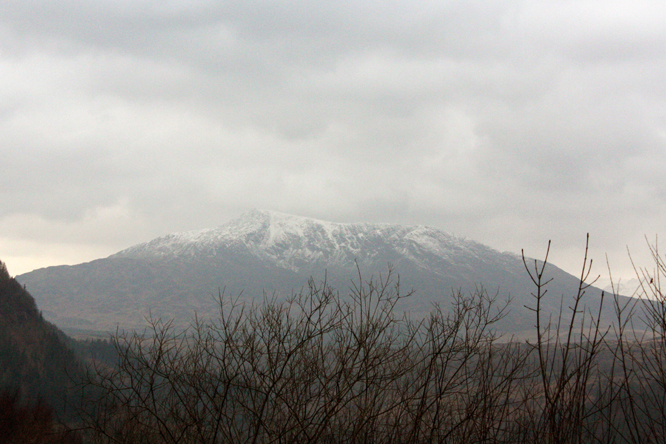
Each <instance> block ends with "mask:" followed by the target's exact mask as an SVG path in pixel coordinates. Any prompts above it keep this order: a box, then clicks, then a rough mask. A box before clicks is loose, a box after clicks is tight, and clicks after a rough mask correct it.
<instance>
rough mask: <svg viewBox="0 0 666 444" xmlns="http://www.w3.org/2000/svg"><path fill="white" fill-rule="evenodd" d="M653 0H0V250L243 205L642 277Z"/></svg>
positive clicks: (649, 183) (660, 13) (68, 245)
mask: <svg viewBox="0 0 666 444" xmlns="http://www.w3.org/2000/svg"><path fill="white" fill-rule="evenodd" d="M665 23H666V4H664V2H663V0H660V1H642V0H631V1H629V0H626V1H624V0H622V1H613V0H603V1H586V0H576V1H559V0H558V1H555V0H553V1H535V0H530V1H520V0H484V1H473V0H472V1H470V0H461V1H444V0H439V1H431V0H420V1H418V2H413V1H407V0H401V1H386V0H384V1H374V0H372V1H370V0H352V1H346V0H342V1H341V0H338V1H323V0H318V1H313V0H307V1H306V0H301V1H257V0H239V1H235V0H224V1H205V0H200V1H197V0H187V1H185V0H183V1H165V0H151V1H141V0H132V1H120V0H115V1H114V0H59V1H53V0H43V1H40V0H1V1H0V155H1V156H2V159H1V161H0V202H1V205H0V260H3V261H5V262H6V263H7V266H8V268H9V272H10V273H11V274H12V275H17V274H21V273H24V272H27V271H30V270H32V269H35V268H39V267H44V266H49V265H57V264H63V263H66V264H73V263H80V262H84V261H88V260H92V259H96V258H99V257H105V256H108V255H109V254H112V253H115V252H117V251H119V250H120V249H123V248H126V247H128V246H130V245H133V244H136V243H139V242H144V241H148V240H150V239H152V238H154V237H157V236H159V235H163V234H166V233H169V232H174V231H185V230H193V229H201V228H207V227H213V226H217V225H220V224H223V223H225V222H227V221H229V220H231V219H233V218H235V217H237V216H239V215H240V214H242V213H243V212H245V211H247V210H249V209H251V208H261V209H271V210H277V211H283V212H288V213H294V214H299V215H304V216H311V217H316V218H320V219H325V220H332V221H337V222H357V221H365V222H388V223H401V224H423V225H430V226H434V227H438V228H442V229H444V230H446V231H449V232H452V233H454V234H458V235H463V236H466V237H468V238H471V239H474V240H477V241H480V242H483V243H485V244H488V245H490V246H492V247H494V248H497V249H499V250H507V251H512V252H517V253H519V252H520V250H521V248H524V249H525V251H526V253H527V254H528V255H530V256H534V257H541V256H542V255H543V253H544V252H545V247H546V244H547V242H548V240H549V239H552V241H553V247H552V259H553V261H554V262H555V263H556V264H557V265H559V266H561V267H562V268H564V269H566V270H567V271H570V272H577V270H578V269H579V266H580V263H581V261H582V255H583V250H584V244H585V235H586V233H588V232H589V233H590V236H591V243H592V254H593V257H594V259H595V262H597V265H596V266H595V272H597V273H602V272H604V270H605V261H606V259H605V255H606V254H608V257H609V260H610V262H611V266H612V268H613V270H614V273H615V274H616V275H618V276H626V277H630V276H631V272H630V268H629V263H628V260H627V247H629V248H630V250H631V251H632V253H633V254H634V255H635V257H636V259H637V261H638V262H639V264H640V265H649V262H648V261H647V259H646V250H647V249H646V246H645V245H646V242H645V236H648V237H649V238H650V239H652V240H654V237H655V235H658V234H662V235H666V232H665V230H664V228H666V223H665V222H666V217H665V216H666V177H665V176H666V175H665V173H666V26H664V24H665Z"/></svg>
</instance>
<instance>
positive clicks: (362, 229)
mask: <svg viewBox="0 0 666 444" xmlns="http://www.w3.org/2000/svg"><path fill="white" fill-rule="evenodd" d="M389 265H390V266H391V267H392V268H393V269H394V271H395V273H396V276H398V275H399V278H400V283H401V288H402V290H403V292H404V293H407V292H408V291H409V290H412V289H413V290H414V295H413V296H411V297H410V298H407V299H405V300H404V303H403V304H402V305H401V306H400V307H399V308H400V309H401V310H408V311H410V312H412V313H413V314H415V315H424V314H425V313H427V312H428V310H429V309H430V307H431V306H432V305H431V304H432V303H433V302H438V303H442V304H444V305H446V304H447V303H448V302H449V301H450V300H451V294H452V291H457V290H461V291H463V292H471V291H476V290H477V289H479V288H485V289H486V290H487V291H488V292H489V293H490V294H491V295H495V294H496V295H497V299H498V300H499V301H500V302H499V303H500V304H501V303H502V302H503V301H506V300H509V299H510V300H511V303H510V307H511V310H510V312H509V315H508V316H507V319H506V320H505V322H504V326H505V327H504V328H506V329H507V331H512V332H519V331H522V330H529V329H531V327H532V326H533V325H534V319H533V317H534V316H533V313H532V312H531V311H530V310H528V309H527V308H525V306H526V305H527V306H533V305H534V303H533V298H532V297H531V296H530V292H532V291H533V290H534V289H533V285H532V284H531V281H530V280H529V277H528V275H527V273H526V272H525V269H524V265H523V262H522V259H521V258H520V257H519V256H518V255H515V254H512V253H501V252H498V251H496V250H493V249H491V248H489V247H487V246H484V245H481V244H479V243H477V242H474V241H471V240H468V239H464V238H460V237H456V236H452V235H450V234H448V233H445V232H443V231H441V230H437V229H434V228H429V227H424V226H409V227H407V226H400V225H389V224H367V223H359V224H341V223H332V222H325V221H320V220H316V219H311V218H305V217H298V216H293V215H288V214H283V213H277V212H271V211H258V210H254V211H251V212H249V213H247V214H244V215H242V216H241V217H240V218H238V219H237V220H234V221H231V222H229V223H227V224H225V225H222V226H220V227H217V228H213V229H207V230H200V231H192V232H187V233H177V234H170V235H167V236H163V237H160V238H157V239H154V240H152V241H150V242H147V243H144V244H140V245H136V246H133V247H130V248H128V249H126V250H123V251H121V252H119V253H117V254H114V255H112V256H109V257H108V258H105V259H99V260H96V261H92V262H88V263H84V264H79V265H75V266H58V267H48V268H44V269H40V270H35V271H32V272H30V273H26V274H23V275H21V276H18V277H17V279H18V280H19V281H20V282H21V283H23V284H24V285H26V287H27V288H28V289H29V290H30V292H31V293H32V294H33V295H34V297H35V299H36V300H37V303H38V304H39V306H40V307H42V310H43V312H44V315H45V316H46V318H47V319H49V320H52V321H53V322H55V323H56V324H58V325H60V326H63V327H65V328H68V327H69V328H72V327H77V328H87V329H95V330H101V329H115V328H116V326H120V327H122V328H135V327H140V326H141V325H145V316H148V315H151V316H153V317H161V318H164V319H172V318H173V319H175V320H176V322H177V323H179V324H182V325H185V324H186V323H187V322H188V321H189V320H190V319H191V317H192V316H193V314H194V313H195V312H197V313H198V314H199V315H214V313H215V312H216V311H217V309H218V304H217V296H218V294H219V293H220V292H223V293H224V294H225V295H228V296H234V297H235V296H238V295H240V297H241V299H243V298H244V299H255V300H256V299H257V298H261V297H262V295H263V294H268V295H275V296H277V297H284V296H288V295H290V294H291V293H293V292H295V291H300V290H301V289H303V288H304V287H305V286H306V285H307V281H308V279H309V278H310V277H313V278H314V279H315V280H316V281H321V280H323V279H326V281H327V283H328V284H330V285H332V286H333V287H335V288H336V289H337V290H339V291H340V292H341V293H342V294H344V293H346V292H347V291H348V289H349V288H350V286H351V285H352V283H353V282H354V281H358V278H359V272H360V274H361V276H362V277H363V279H369V278H370V277H373V276H374V277H377V276H379V275H380V274H382V275H383V276H385V275H386V273H387V270H388V267H389ZM548 271H549V276H550V277H553V278H554V280H553V282H552V283H551V284H549V294H550V295H552V296H551V297H550V298H549V299H548V300H547V301H546V307H545V308H546V309H547V310H550V311H553V312H555V313H557V311H558V310H559V307H560V301H561V298H560V296H562V295H566V298H570V297H571V296H572V295H573V294H574V293H575V290H576V288H577V287H578V280H577V279H576V278H575V277H573V276H571V275H569V274H567V273H565V272H563V271H562V270H560V269H558V268H556V267H554V266H549V268H548ZM590 290H592V289H590ZM588 293H590V295H591V296H590V297H591V299H590V302H591V304H592V305H594V304H595V300H596V299H597V298H598V297H599V294H600V293H601V291H596V290H595V291H589V292H588Z"/></svg>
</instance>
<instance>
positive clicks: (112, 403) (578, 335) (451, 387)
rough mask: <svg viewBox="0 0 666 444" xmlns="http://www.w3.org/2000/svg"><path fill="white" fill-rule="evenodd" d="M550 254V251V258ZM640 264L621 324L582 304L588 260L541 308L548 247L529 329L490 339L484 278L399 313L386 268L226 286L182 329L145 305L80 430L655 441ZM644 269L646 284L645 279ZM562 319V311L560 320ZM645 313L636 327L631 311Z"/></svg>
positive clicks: (654, 289)
mask: <svg viewBox="0 0 666 444" xmlns="http://www.w3.org/2000/svg"><path fill="white" fill-rule="evenodd" d="M546 259H547V257H546ZM655 261H656V263H657V265H658V267H657V270H656V272H654V273H647V272H645V273H646V274H645V276H644V278H645V282H644V284H645V292H644V296H647V295H648V294H649V296H650V297H651V298H650V299H647V298H643V299H642V300H640V301H638V302H636V303H635V304H629V305H621V303H620V302H619V301H620V300H621V299H620V298H617V297H612V295H611V296H609V297H606V298H602V303H608V304H614V305H615V310H616V313H617V322H616V323H615V325H607V326H606V325H601V324H600V322H599V317H597V316H595V313H598V312H599V310H598V309H599V308H600V307H586V306H585V295H586V291H587V290H588V289H589V285H588V284H587V283H586V281H587V277H588V275H589V270H590V266H591V263H590V262H588V260H587V257H586V258H585V260H584V263H583V269H582V274H581V285H580V287H579V289H578V292H577V294H575V295H573V297H571V298H570V299H569V300H567V299H566V298H565V299H564V300H563V306H562V312H564V311H566V310H569V311H570V312H571V316H570V317H563V316H562V313H560V315H559V317H558V316H556V317H555V320H554V321H553V320H551V319H550V318H549V317H548V316H549V314H548V313H543V311H542V308H541V307H542V305H541V303H542V301H543V299H544V298H545V297H551V296H550V295H549V296H547V295H546V293H547V284H548V282H547V281H544V278H543V276H544V270H545V267H546V261H544V262H543V263H540V262H534V263H533V264H529V263H526V264H525V265H526V268H527V270H528V272H529V273H530V276H531V277H532V279H533V282H534V293H533V296H534V305H533V306H532V307H531V308H532V309H533V311H534V319H535V336H536V340H534V341H531V342H526V343H524V342H512V341H507V340H506V339H507V338H499V337H498V336H497V335H496V333H495V332H494V328H493V326H494V324H495V323H496V322H497V320H498V319H500V318H501V317H502V316H503V307H501V306H499V307H498V306H497V305H496V303H495V301H494V299H493V298H492V297H491V296H489V295H488V293H487V292H486V291H485V290H484V289H481V288H480V289H478V290H477V291H476V292H474V293H473V294H461V293H459V292H458V293H454V294H453V296H452V297H453V307H454V309H453V311H451V312H449V311H446V312H444V311H443V310H442V309H440V308H438V307H434V308H433V311H432V313H431V315H430V316H429V317H428V318H427V319H424V320H412V319H409V318H408V317H406V316H401V315H398V314H397V313H396V312H395V310H394V307H395V305H396V303H397V302H398V301H399V300H400V299H401V298H403V297H405V295H403V294H402V293H401V289H400V285H399V281H398V280H397V279H394V276H393V275H392V273H391V272H390V270H389V273H388V274H387V275H386V276H384V277H380V278H379V279H371V280H368V281H366V280H364V279H363V278H362V277H361V276H360V273H359V278H358V283H357V285H356V286H355V287H354V288H353V289H352V291H351V294H350V295H349V297H348V298H342V297H340V296H339V295H338V294H337V293H335V292H334V291H333V290H332V289H331V288H329V287H328V286H327V285H326V283H325V282H324V283H321V284H316V283H314V282H310V285H309V288H308V291H306V292H303V293H301V294H297V295H295V296H293V297H292V298H291V299H289V300H287V301H278V300H275V299H267V300H265V301H264V302H263V303H262V304H258V305H251V306H248V305H243V304H238V303H234V301H232V300H230V299H228V298H224V297H220V315H219V319H218V320H217V321H214V322H209V321H206V322H203V321H195V322H194V324H193V326H192V328H191V329H189V330H188V331H185V332H176V331H174V329H173V328H172V325H171V324H170V323H169V322H163V321H161V320H159V319H157V320H152V322H151V329H150V330H149V331H148V332H145V333H144V334H137V333H132V334H119V335H118V336H117V337H116V347H117V350H118V352H119V353H120V360H119V363H118V365H117V366H114V367H104V366H98V367H96V368H93V369H91V372H90V374H89V375H88V379H87V381H86V384H84V386H83V389H84V390H86V391H87V393H88V398H87V399H88V402H89V405H88V406H87V408H86V409H85V414H86V426H87V428H88V431H89V437H90V439H91V440H93V441H95V442H108V443H111V442H118V443H135V442H141V443H152V442H160V443H226V442H234V443H440V442H442V443H443V442H446V443H491V442H492V443H499V442H506V443H537V442H538V443H591V442H600V443H650V442H654V443H661V442H664V440H665V439H666V297H664V296H663V295H662V293H661V290H660V287H659V286H658V283H659V278H660V276H666V266H665V265H664V263H663V262H662V261H661V259H660V258H659V257H658V254H657V252H656V249H655ZM648 282H649V284H648ZM558 319H559V320H562V319H572V320H571V321H570V322H567V323H566V325H563V323H562V322H560V321H558ZM639 324H640V328H637V326H638V325H639Z"/></svg>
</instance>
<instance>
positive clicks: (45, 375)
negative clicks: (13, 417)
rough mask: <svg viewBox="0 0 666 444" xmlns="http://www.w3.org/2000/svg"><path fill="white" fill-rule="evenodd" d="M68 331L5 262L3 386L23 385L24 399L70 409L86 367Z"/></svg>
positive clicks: (1, 289) (0, 274) (0, 309)
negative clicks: (74, 380)
mask: <svg viewBox="0 0 666 444" xmlns="http://www.w3.org/2000/svg"><path fill="white" fill-rule="evenodd" d="M65 341H66V337H65V335H64V334H63V333H62V332H61V331H60V330H58V329H57V328H56V327H55V326H54V325H52V324H50V323H48V322H46V321H45V320H44V319H43V317H42V314H41V313H40V311H39V310H38V309H37V306H36V304H35V300H34V299H33V298H32V296H31V295H30V294H29V293H28V292H27V291H26V290H25V289H24V288H23V287H22V286H21V284H19V283H18V282H17V281H16V280H15V279H14V278H12V277H10V276H9V273H8V272H7V268H6V266H5V265H4V263H2V262H0V390H9V391H18V393H20V394H21V395H22V397H23V398H24V400H25V401H29V402H36V401H38V400H40V399H41V400H43V401H46V402H47V403H48V404H50V405H52V406H53V407H54V408H55V410H56V412H57V414H58V415H59V416H63V415H65V416H66V415H68V414H69V413H71V412H68V411H67V406H66V404H67V399H66V398H68V397H69V398H70V401H71V399H72V396H73V395H72V392H71V389H70V387H71V386H72V382H71V381H72V378H75V377H77V376H78V375H79V373H80V371H81V368H80V367H79V365H78V364H77V359H76V357H75V355H74V353H73V352H72V351H71V350H70V349H69V348H68V347H67V346H66V345H65Z"/></svg>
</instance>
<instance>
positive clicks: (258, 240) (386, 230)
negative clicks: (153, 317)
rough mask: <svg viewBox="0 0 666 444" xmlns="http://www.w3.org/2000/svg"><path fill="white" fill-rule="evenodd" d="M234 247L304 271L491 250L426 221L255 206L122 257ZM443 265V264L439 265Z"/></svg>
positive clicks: (209, 252) (215, 252)
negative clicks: (359, 219) (378, 220)
mask: <svg viewBox="0 0 666 444" xmlns="http://www.w3.org/2000/svg"><path fill="white" fill-rule="evenodd" d="M229 250H233V251H235V252H244V254H246V255H250V256H252V257H255V258H259V259H261V260H264V261H268V262H270V263H273V264H275V265H277V266H279V267H282V268H285V269H288V270H292V271H299V270H304V269H313V267H314V268H316V267H323V268H328V267H331V266H345V267H350V266H354V264H355V263H360V264H363V263H371V262H374V261H376V260H377V259H378V258H379V257H384V256H386V257H394V258H395V257H400V258H403V259H405V260H409V261H411V262H414V263H416V264H418V265H419V266H422V267H426V268H431V265H429V264H431V262H432V260H433V259H435V260H436V261H437V262H441V261H442V260H444V261H449V262H450V261H452V260H454V258H455V257H457V256H458V255H460V254H467V255H470V254H471V255H472V256H478V255H479V254H481V255H483V254H486V253H487V252H488V251H490V249H489V248H488V247H484V246H483V245H481V244H478V243H476V242H473V241H470V240H466V239H463V238H459V237H456V236H452V235H450V234H448V233H446V232H444V231H441V230H438V229H435V228H430V227H425V226H402V225H391V224H370V223H336V222H328V221H323V220H319V219H314V218H310V217H303V216H295V215H292V214H286V213H281V212H277V211H268V210H257V209H254V210H251V211H249V212H247V213H244V214H242V215H241V216H240V217H238V218H237V219H234V220H232V221H230V222H228V223H226V224H224V225H221V226H219V227H217V228H212V229H206V230H199V231H190V232H186V233H174V234H170V235H167V236H163V237H160V238H157V239H154V240H152V241H150V242H148V243H145V244H140V245H136V246H134V247H131V248H128V249H127V250H124V251H121V252H120V253H118V254H116V255H114V256H116V257H133V258H149V257H162V258H166V257H194V256H196V257H214V256H219V255H220V254H224V253H223V252H224V251H229ZM438 266H439V265H438Z"/></svg>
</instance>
